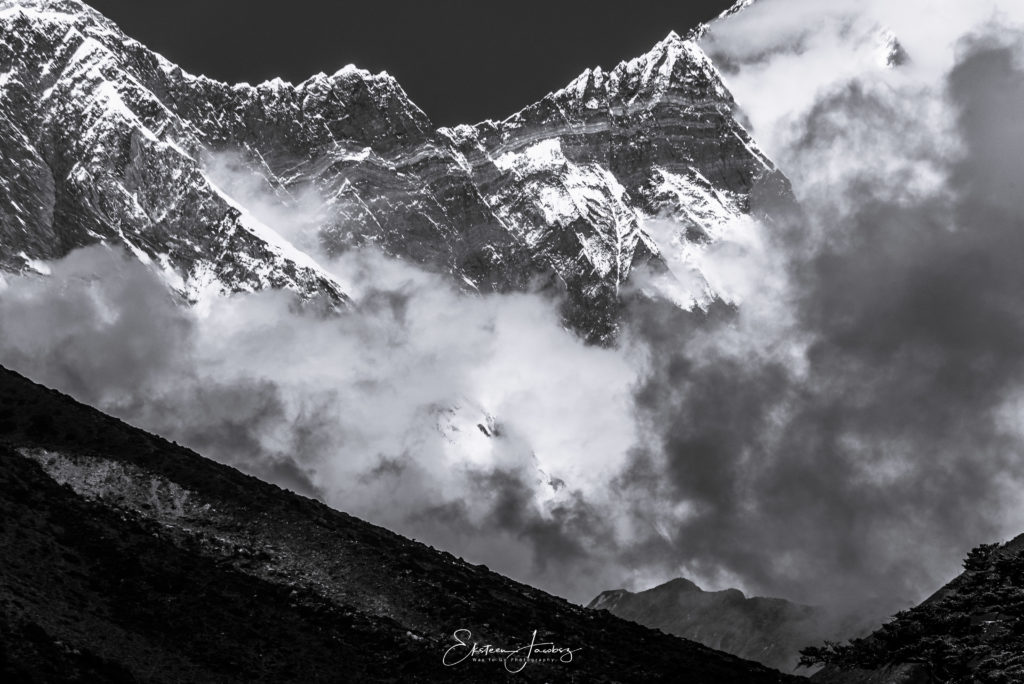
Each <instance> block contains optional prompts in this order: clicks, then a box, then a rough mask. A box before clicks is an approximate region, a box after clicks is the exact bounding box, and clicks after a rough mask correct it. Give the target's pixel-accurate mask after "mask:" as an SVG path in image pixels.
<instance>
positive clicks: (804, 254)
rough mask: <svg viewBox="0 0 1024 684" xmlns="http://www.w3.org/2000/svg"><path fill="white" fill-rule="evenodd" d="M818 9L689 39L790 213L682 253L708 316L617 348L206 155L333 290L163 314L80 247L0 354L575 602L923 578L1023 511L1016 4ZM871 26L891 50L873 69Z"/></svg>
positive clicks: (213, 169) (648, 327)
mask: <svg viewBox="0 0 1024 684" xmlns="http://www.w3.org/2000/svg"><path fill="white" fill-rule="evenodd" d="M824 5H825V4H824V3H818V2H813V3H808V2H800V1H798V0H762V1H761V2H759V3H756V4H755V5H753V6H752V8H751V9H750V10H748V11H745V12H742V13H740V14H738V15H736V18H735V19H730V20H729V21H728V22H725V23H724V24H722V25H721V26H719V27H717V28H716V29H715V30H713V31H712V33H711V34H710V37H709V40H710V41H711V46H712V49H713V52H714V53H715V54H716V55H718V56H719V59H721V60H722V61H723V62H724V63H727V64H728V65H729V73H728V81H729V85H730V86H731V87H732V88H733V89H734V91H735V92H736V95H737V98H738V100H739V102H740V103H741V104H742V105H743V106H744V107H745V108H746V109H747V112H748V114H749V115H750V120H751V125H752V126H753V127H754V129H755V133H756V134H757V137H758V138H759V139H760V140H761V141H762V142H763V144H764V145H765V147H767V148H768V150H769V151H770V153H771V154H772V155H773V156H774V158H776V159H777V160H778V161H779V163H780V164H781V166H782V168H783V170H784V171H785V172H786V173H787V175H788V176H789V177H790V178H791V179H792V181H793V188H794V193H795V194H796V196H797V198H798V199H799V200H800V204H801V209H802V213H800V214H799V215H793V214H792V213H782V214H778V213H776V214H774V218H773V219H772V220H770V221H768V220H765V221H757V220H753V219H744V220H742V221H738V222H736V223H735V224H734V225H730V226H726V227H724V228H723V230H722V236H723V237H722V240H721V241H720V242H719V243H718V244H716V245H713V246H710V247H708V248H707V249H704V250H703V251H695V252H693V253H692V254H690V255H689V256H688V257H687V258H688V259H691V260H692V261H690V262H688V263H695V264H696V265H697V266H698V267H699V268H700V271H701V273H703V274H704V277H705V278H706V279H707V281H708V282H709V283H710V284H711V285H712V286H713V287H714V288H715V289H716V290H717V291H718V292H720V293H722V294H723V295H724V300H725V301H717V302H714V303H712V304H711V305H710V306H709V307H708V308H707V309H706V310H701V309H695V310H694V311H689V312H688V311H683V310H680V309H679V308H678V307H676V306H674V305H673V304H672V303H671V302H668V301H661V300H658V299H652V298H648V297H643V296H637V297H633V298H632V299H631V303H630V308H629V313H628V315H629V320H628V321H627V326H626V328H627V329H626V333H625V335H624V338H623V339H622V341H621V344H620V345H619V346H618V347H617V348H614V349H609V348H601V347H594V346H587V345H585V344H583V343H582V342H581V341H580V340H578V339H577V338H575V337H574V336H573V335H572V334H571V333H570V332H568V331H566V330H565V329H564V328H563V326H562V324H561V320H560V317H559V314H558V303H557V302H552V301H548V300H547V299H544V298H543V297H540V296H537V295H531V294H500V295H499V294H488V295H467V294H465V293H462V292H460V291H458V290H456V289H455V288H454V287H453V285H452V284H451V283H450V282H449V281H448V280H447V279H445V278H444V277H442V276H439V275H437V274H431V273H429V272H426V271H424V270H421V269H418V268H416V267H414V266H412V265H410V264H408V263H406V262H402V261H399V260H395V259H390V258H387V257H385V256H383V255H382V254H380V253H378V252H375V251H373V250H372V249H369V248H364V249H359V250H353V251H349V252H346V253H344V254H341V255H334V257H329V256H328V255H326V254H323V253H321V252H319V251H318V250H319V249H320V247H319V235H318V229H319V226H320V225H322V224H323V212H324V208H325V202H324V200H323V199H322V198H320V197H319V196H318V195H317V193H316V191H315V189H312V188H306V189H303V190H301V191H296V190H294V189H293V190H291V191H289V192H287V193H286V192H284V191H282V190H281V189H280V188H273V187H271V186H269V184H267V183H266V181H265V179H262V178H261V177H260V176H259V175H258V174H257V175H254V174H253V172H252V171H251V170H250V169H249V167H248V162H247V161H243V158H241V157H231V156H226V155H225V156H217V157H211V158H210V159H209V160H208V162H207V165H206V171H207V173H208V174H210V175H211V177H214V178H215V179H216V181H217V183H218V185H219V186H220V187H222V188H224V189H225V191H227V192H228V193H229V194H230V195H231V196H232V197H234V198H235V199H236V200H237V201H239V202H240V203H241V204H243V205H244V206H246V207H247V208H248V209H249V210H250V211H251V212H252V213H253V214H254V215H255V216H256V217H257V218H259V219H260V220H261V221H263V222H265V223H267V224H268V225H270V226H272V227H273V228H274V229H275V230H276V231H277V232H278V233H280V234H281V235H283V236H284V237H286V238H287V239H288V240H289V241H291V242H292V243H293V244H294V245H296V246H297V247H298V248H300V249H302V250H304V251H306V252H308V253H310V254H313V255H314V256H315V257H316V258H317V259H318V260H319V261H320V263H322V264H324V265H325V267H326V268H329V269H330V270H331V271H332V273H334V274H335V275H336V276H337V277H338V279H339V281H340V282H343V283H344V284H345V286H346V288H347V291H348V292H349V293H350V294H351V295H352V298H353V301H354V306H353V308H352V309H351V310H349V311H346V312H342V313H341V314H338V315H324V314H323V313H322V312H320V311H317V310H312V309H311V308H304V307H302V306H297V305H296V302H295V301H294V299H293V298H292V296H291V295H290V294H288V293H285V292H263V293H257V294H240V295H235V296H232V297H227V298H215V299H212V300H209V301H205V302H204V306H203V307H199V308H193V309H188V308H185V307H182V306H181V305H180V304H179V303H178V302H177V301H175V300H174V299H173V298H172V297H171V295H169V294H168V292H167V290H166V286H165V285H164V284H163V282H162V281H161V280H160V278H159V277H158V276H157V275H155V274H153V273H152V272H151V271H150V270H149V269H148V268H147V267H145V266H143V265H141V264H139V263H137V262H135V261H133V260H131V259H127V258H124V257H123V256H122V255H120V254H118V253H116V252H113V251H110V250H107V249H105V248H101V247H96V248H90V249H85V250H80V251H76V252H74V253H72V254H71V255H69V256H68V257H66V258H65V259H62V260H60V261H57V262H54V263H51V264H49V268H50V270H51V273H50V275H49V276H47V277H39V276H37V275H22V276H8V277H6V279H5V280H4V281H3V283H2V284H0V321H2V322H3V325H2V327H0V363H3V364H4V365H8V366H10V367H13V368H15V369H17V370H19V371H22V372H24V373H26V374H27V375H29V376H30V377H32V378H34V379H36V380H38V381H40V382H44V383H46V384H49V385H51V386H55V387H58V388H60V389H62V390H65V391H68V392H70V393H71V394H73V395H74V396H76V397H77V398H79V399H81V400H83V401H86V402H88V403H90V404H93V405H96V406H98V407H99V408H101V409H103V410H106V411H108V412H111V413H113V414H115V415H117V416H119V417H122V418H124V419H126V420H128V421H130V422H132V423H135V424H138V425H140V426H142V427H144V428H147V429H150V430H153V431H155V432H158V433H160V434H162V435H164V436H166V437H168V438H170V439H175V440H177V441H179V442H182V443H185V444H187V445H189V446H192V447H193V448H195V449H197V450H198V451H200V452H201V453H204V454H206V455H208V456H211V457H213V458H216V459H218V460H221V461H224V462H227V463H231V464H234V465H236V466H238V467H240V468H242V469H243V470H246V471H248V472H251V473H254V474H256V475H258V476H260V477H263V478H266V479H269V480H271V481H274V482H277V483H279V484H282V485H284V486H287V487H290V488H292V489H295V490H297V491H300V492H303V493H306V494H310V495H314V496H317V497H319V498H321V499H323V500H324V501H326V502H327V503H329V504H331V505H333V506H335V507H337V508H340V509H343V510H347V511H349V512H351V513H353V514H356V515H360V516H362V517H364V518H367V519H370V520H372V521H374V522H376V523H379V524H382V525H385V526H388V527H390V528H392V529H395V530H396V531H399V532H401V533H404V534H407V535H410V536H413V537H416V538H419V539H421V540H424V541H427V542H429V543H431V544H434V545H436V546H440V547H442V548H446V549H448V550H450V551H452V552H454V553H456V554H458V555H462V556H464V557H466V558H467V559H469V560H471V561H473V562H482V563H486V564H488V565H490V566H491V567H492V568H494V569H496V570H499V571H501V572H504V573H506V574H510V575H512V576H513V577H516V578H518V579H522V580H524V581H527V582H530V583H533V584H536V585H538V586H540V587H542V588H544V589H546V590H549V591H553V592H556V593H559V594H562V595H565V596H567V597H570V598H572V599H575V600H579V601H586V600H589V599H590V598H592V597H593V595H595V594H596V593H597V592H598V591H601V590H603V589H607V588H612V587H617V586H627V587H629V588H638V587H644V586H645V585H649V584H651V583H654V582H658V581H663V580H666V579H669V578H671V577H673V576H677V575H684V576H689V577H691V578H693V579H695V580H697V581H698V583H700V584H702V585H704V586H709V587H712V588H714V587H725V586H739V587H741V588H743V589H745V590H747V591H748V592H753V593H759V594H767V595H780V596H785V597H787V598H791V599H795V600H799V601H803V602H810V603H835V604H840V605H842V604H854V603H861V602H863V601H865V600H866V597H872V596H873V597H875V598H877V599H878V600H879V601H880V602H881V605H883V606H884V607H885V608H886V609H893V608H896V607H900V605H902V604H903V603H906V602H909V601H912V600H915V599H919V598H922V597H923V596H924V595H926V594H928V593H930V591H931V590H933V589H934V588H935V587H937V586H938V585H939V584H940V583H941V582H942V581H944V580H945V579H947V578H948V577H949V576H950V575H951V574H952V573H954V572H955V571H956V569H957V567H958V560H959V558H960V557H961V556H962V555H963V553H964V552H965V551H966V550H967V549H968V548H969V547H971V546H973V545H975V544H977V543H979V542H982V541H988V540H991V539H997V538H1000V537H1006V536H1009V535H1011V534H1014V533H1017V532H1020V531H1021V528H1024V509H1022V507H1021V506H1020V504H1019V496H1018V495H1017V492H1018V491H1019V485H1020V483H1021V479H1022V477H1024V472H1022V470H1024V468H1022V461H1021V455H1022V449H1024V442H1022V434H1021V428H1020V422H1021V421H1020V411H1021V408H1020V407H1021V406H1022V405H1024V367H1022V364H1021V359H1022V354H1021V352H1020V351H1019V350H1021V349H1024V344H1022V342H1024V340H1022V339H1021V337H1022V333H1024V330H1022V329H1021V326H1022V323H1021V321H1024V304H1021V303H1019V302H1021V301H1024V300H1022V299H1021V297H1020V295H1019V293H1020V292H1021V291H1022V286H1024V275H1022V274H1024V271H1022V270H1021V269H1020V268H1019V266H1018V264H1017V261H1018V259H1019V256H1020V254H1021V253H1022V248H1024V243H1022V240H1024V238H1022V237H1021V236H1022V235H1024V233H1021V231H1020V226H1021V225H1024V204H1022V202H1024V200H1022V193H1021V192H1020V188H1019V187H1018V183H1019V180H1020V179H1021V178H1024V173H1022V172H1024V168H1021V164H1022V162H1021V160H1022V159H1024V149H1021V147H1022V144H1024V143H1022V142H1021V141H1024V136H1022V135H1021V132H1022V131H1020V124H1018V122H1017V119H1016V117H1015V113H1016V112H1020V111H1024V80H1022V79H1024V77H1022V69H1021V66H1020V65H1021V61H1020V60H1021V49H1020V47H1019V44H1018V42H1016V38H1015V37H1014V36H1015V35H1016V34H1015V33H1014V31H1015V29H1014V26H1015V22H1016V21H1017V19H1016V18H1015V17H1016V16H1017V15H1019V14H1020V13H1019V12H1017V13H1016V14H1014V12H1015V10H1014V8H1013V7H1012V6H1009V7H1008V6H1003V7H1002V9H1000V8H999V7H997V6H995V5H991V6H984V7H980V8H979V6H975V5H971V7H970V8H962V7H960V6H959V5H953V4H949V5H948V6H947V5H946V4H942V5H940V6H938V8H936V7H934V6H933V7H932V8H931V13H928V12H925V11H924V10H923V9H922V5H920V4H919V3H910V4H907V6H906V7H904V6H903V4H901V5H900V7H899V8H895V9H893V8H891V7H889V5H890V3H881V2H879V3H874V2H872V3H866V4H862V3H852V2H850V3H847V2H842V3H839V2H837V3H835V4H832V3H829V4H827V6H824ZM908 8H909V9H908ZM915 8H916V9H915ZM912 10H913V11H912ZM915 11H916V12H917V13H916V14H915ZM744 17H746V18H744ZM922 17H924V19H922ZM951 18H952V19H955V22H952V24H953V25H952V26H950V25H948V24H947V23H946V22H945V20H946V19H951ZM932 19H934V21H933V20H932ZM939 19H943V21H941V22H940V21H939ZM997 20H998V22H999V26H1000V27H1001V28H998V29H997V28H996V24H994V23H993V22H995V21H997ZM879 26H886V27H889V28H890V29H891V30H893V31H894V32H895V33H897V35H898V36H899V38H900V40H901V41H902V42H903V43H904V45H905V46H906V48H907V51H908V52H909V53H910V55H911V58H912V61H911V63H910V64H908V65H907V66H906V67H902V68H900V69H895V70H892V69H883V68H881V67H880V66H879V63H878V60H877V59H875V57H876V55H875V53H874V52H873V51H874V50H875V48H876V47H877V46H876V45H875V44H874V43H872V42H871V40H873V38H872V37H873V36H874V35H875V32H876V31H877V29H878V27H879ZM865 41H866V42H865ZM850 50H852V51H853V52H852V53H851V52H850ZM851 54H853V55H855V57H856V59H851V58H850V55H851ZM844 60H845V61H844ZM755 194H756V193H755ZM771 194H772V193H764V195H765V196H770V195H771ZM650 228H651V229H652V231H653V232H654V233H656V234H658V235H661V236H664V235H668V236H671V234H672V231H674V230H678V227H676V226H673V225H672V224H671V222H668V221H664V220H658V221H656V222H654V223H652V225H651V226H650ZM661 241H662V242H669V241H670V240H661ZM670 266H672V267H675V266H679V264H672V263H670Z"/></svg>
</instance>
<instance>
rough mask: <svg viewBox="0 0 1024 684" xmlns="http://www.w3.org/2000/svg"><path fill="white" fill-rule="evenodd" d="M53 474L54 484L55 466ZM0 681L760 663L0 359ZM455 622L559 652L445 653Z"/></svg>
mask: <svg viewBox="0 0 1024 684" xmlns="http://www.w3.org/2000/svg"><path fill="white" fill-rule="evenodd" d="M58 483H62V484H58ZM0 492H2V495H0V516H2V519H3V521H4V524H3V525H2V526H0V538H2V539H3V552H2V554H0V558H2V560H0V606H2V610H0V668H2V670H0V672H2V674H3V675H4V679H5V681H132V682H134V681H147V682H148V681H153V682H165V681H166V682H177V681H204V682H215V681H246V682H249V681H273V682H281V681H359V682H366V681H401V682H414V681H455V682H470V681H473V682H479V681H488V682H490V681H502V680H503V679H504V678H505V677H508V678H509V679H510V680H511V679H513V678H514V680H515V681H579V682H612V681H620V682H639V681H644V682H659V681H660V682H680V681H685V682H688V683H689V682H692V683H699V682H707V683H708V684H711V683H721V682H743V683H751V684H757V683H759V682H783V681H791V678H789V677H787V676H785V675H782V674H780V673H777V672H774V671H772V670H768V669H766V668H764V667H762V666H760V665H757V664H755V663H750V662H747V661H743V660H741V659H739V658H735V657H733V656H729V655H726V654H723V653H719V652H716V651H713V650H711V649H708V648H705V647H703V646H701V645H699V644H695V643H692V642H688V641H685V640H681V639H677V638H675V637H670V636H667V635H663V634H660V633H657V632H654V631H651V630H648V629H646V628H643V627H640V626H638V625H635V624H632V623H629V622H626V621H624V620H621V619H619V618H616V617H614V616H611V615H609V614H607V613H599V612H595V611H588V610H586V609H583V608H581V607H579V606H575V605H571V604H569V603H568V602H566V601H563V600H561V599H558V598H555V597H552V596H549V595H547V594H544V593H543V592H540V591H537V590H535V589H532V588H530V587H527V586H524V585H522V584H518V583H516V582H512V581H511V580H508V579H506V578H504V577H502V576H500V575H497V574H495V573H492V572H490V571H489V570H487V569H486V568H484V567H482V566H473V565H471V564H468V563H465V562H463V561H462V560H460V559H457V558H454V557H453V556H451V555H450V554H447V553H444V552H440V551H436V550H434V549H432V548H429V547H427V546H425V545H423V544H419V543H417V542H413V541H411V540H408V539H405V538H403V537H400V536H398V535H396V534H393V533H391V532H388V531H387V530H384V529H382V528H379V527H375V526H373V525H370V524H368V523H365V522H363V521H360V520H358V519H356V518H353V517H351V516H348V515H346V514H344V513H340V512H337V511H334V510H332V509H330V508H328V507H326V506H324V505H322V504H320V503H318V502H316V501H312V500H310V499H306V498H303V497H300V496H298V495H295V494H293V493H290V492H286V491H284V490H281V489H280V488H278V487H275V486H273V485H270V484H266V483H264V482H261V481H259V480H256V479H255V478H252V477H249V476H246V475H243V474H241V473H239V472H238V471H236V470H234V469H232V468H229V467H226V466H223V465H219V464H217V463H214V462H212V461H209V460H206V459H204V458H202V457H200V456H198V455H197V454H195V453H193V452H191V451H189V450H187V449H184V448H182V447H179V446H176V445H172V444H169V443H167V442H165V441H164V440H162V439H160V438H158V437H155V436H152V435H149V434H147V433H145V432H143V431H141V430H137V429H135V428H132V427H130V426H128V425H126V424H124V423H122V422H120V421H118V420H115V419H113V418H110V417H108V416H106V415H104V414H102V413H100V412H98V411H96V410H94V409H91V408H89V407H87V406H84V405H82V404H79V403H77V402H75V401H73V400H72V399H70V398H68V397H66V396H64V395H62V394H60V393H58V392H55V391H52V390H47V389H45V388H43V387H40V386H38V385H35V384H34V383H32V382H30V381H28V380H26V379H25V378H23V377H21V376H19V375H17V374H15V373H12V372H10V371H7V370H4V369H0ZM460 628H465V629H469V630H471V631H472V634H473V640H479V641H480V642H481V643H493V644H495V645H498V646H511V647H517V646H519V645H522V644H523V643H525V642H527V641H528V640H529V636H530V634H531V633H532V632H533V630H538V636H539V638H541V639H543V640H550V641H554V642H555V643H556V644H557V645H559V646H566V647H570V648H581V649H582V651H580V652H579V653H577V654H576V656H575V657H574V659H573V662H572V663H567V664H563V663H558V662H537V661H533V662H530V663H529V664H528V665H527V666H526V668H525V669H524V671H523V672H521V673H519V674H516V675H507V674H506V672H505V671H504V670H503V669H502V664H501V663H500V662H497V663H495V662H477V663H470V662H465V663H462V664H460V665H458V666H455V667H445V666H444V665H442V662H441V659H442V655H443V653H444V651H445V650H446V649H447V648H449V647H450V646H451V645H452V644H453V643H454V641H453V639H452V633H453V632H454V631H455V630H456V629H460Z"/></svg>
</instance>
